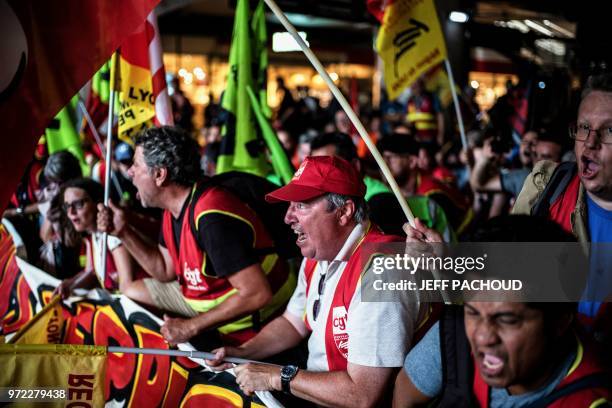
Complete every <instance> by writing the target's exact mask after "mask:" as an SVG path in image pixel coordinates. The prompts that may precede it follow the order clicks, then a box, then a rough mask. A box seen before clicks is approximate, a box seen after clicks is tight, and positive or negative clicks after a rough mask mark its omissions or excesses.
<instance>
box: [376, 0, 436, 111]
mask: <svg viewBox="0 0 612 408" xmlns="http://www.w3.org/2000/svg"><path fill="white" fill-rule="evenodd" d="M376 49H377V51H378V53H379V55H380V57H381V58H382V60H383V62H384V73H385V83H386V85H387V92H388V94H389V98H391V99H395V98H397V97H398V96H399V95H400V93H401V92H402V91H403V90H404V89H405V88H406V87H407V86H409V85H410V84H412V82H414V80H415V79H417V78H418V77H419V76H420V75H422V74H423V73H425V72H426V71H427V70H429V69H430V68H432V67H433V66H435V65H436V64H439V63H440V62H442V61H443V60H444V59H445V58H446V45H445V44H444V34H443V32H442V29H441V27H440V22H439V21H438V15H437V13H436V8H435V5H434V2H433V0H395V1H389V2H388V4H387V6H386V8H385V14H384V18H383V24H382V26H381V28H380V31H379V33H378V38H377V40H376Z"/></svg>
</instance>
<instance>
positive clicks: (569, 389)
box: [525, 373, 611, 408]
mask: <svg viewBox="0 0 612 408" xmlns="http://www.w3.org/2000/svg"><path fill="white" fill-rule="evenodd" d="M610 386H611V383H610V377H609V375H607V374H606V373H594V374H590V375H587V376H584V377H582V378H580V379H578V380H576V381H573V382H571V383H569V384H567V385H565V386H563V387H561V388H559V389H557V390H554V391H553V392H552V393H551V394H549V395H547V396H546V397H544V398H541V399H539V400H537V401H534V402H532V403H531V404H529V405H527V406H525V408H544V407H548V406H550V404H552V403H553V402H555V401H556V400H558V399H560V398H563V397H565V396H567V395H571V394H574V393H576V392H578V391H582V390H586V389H589V388H609V387H610Z"/></svg>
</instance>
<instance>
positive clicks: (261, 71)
mask: <svg viewBox="0 0 612 408" xmlns="http://www.w3.org/2000/svg"><path fill="white" fill-rule="evenodd" d="M264 10H265V4H264V2H263V0H262V1H260V2H259V4H258V5H257V7H256V8H255V11H254V12H253V18H252V19H251V30H253V46H254V48H255V54H254V56H255V58H257V59H258V61H257V62H258V64H257V76H256V78H255V89H258V90H259V107H260V108H261V112H262V113H263V114H264V115H265V116H266V117H267V118H268V119H270V118H272V109H270V107H269V106H268V90H267V88H268V47H267V42H268V30H267V29H266V15H265V13H264Z"/></svg>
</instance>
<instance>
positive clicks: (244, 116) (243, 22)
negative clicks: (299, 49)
mask: <svg viewBox="0 0 612 408" xmlns="http://www.w3.org/2000/svg"><path fill="white" fill-rule="evenodd" d="M249 14H250V11H249V1H248V0H238V4H237V5H236V16H235V18H234V31H233V34H232V45H231V48H230V56H229V66H230V70H229V73H228V77H227V86H226V88H225V92H224V94H223V100H222V102H221V106H222V108H223V109H224V110H225V111H226V113H227V115H228V118H227V121H226V123H225V125H224V126H223V130H222V133H223V139H222V140H221V151H220V155H219V160H218V162H217V173H225V172H228V171H232V170H238V171H244V172H248V173H252V174H256V175H259V176H265V175H266V174H267V173H268V172H269V170H270V167H269V165H268V163H267V162H266V160H265V156H264V154H263V153H264V152H263V142H262V141H261V139H260V138H258V134H257V126H256V124H255V120H254V117H253V115H252V112H251V106H250V105H251V104H250V102H249V97H248V95H247V86H251V87H254V85H255V81H254V79H253V64H252V63H253V60H254V58H260V56H261V53H260V54H259V55H258V56H257V57H256V56H255V52H256V49H257V47H255V46H254V44H253V43H252V41H251V39H252V38H255V36H254V35H252V34H253V33H252V30H251V24H249ZM264 23H265V22H264ZM255 66H256V67H260V64H255ZM257 85H258V86H259V84H257Z"/></svg>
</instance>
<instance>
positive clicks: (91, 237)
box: [55, 178, 136, 298]
mask: <svg viewBox="0 0 612 408" xmlns="http://www.w3.org/2000/svg"><path fill="white" fill-rule="evenodd" d="M103 197H104V191H103V188H102V186H101V185H100V184H99V183H98V182H96V181H93V180H91V179H86V178H79V179H74V180H70V181H68V182H66V183H65V184H64V185H63V186H62V189H61V191H60V200H61V204H62V208H63V210H64V212H65V214H66V216H67V218H68V219H69V220H70V222H71V223H72V225H73V226H74V229H75V230H76V231H78V232H79V233H81V235H82V236H83V239H84V241H85V245H86V248H87V263H86V266H85V269H84V270H83V271H81V272H80V273H78V274H77V275H75V276H74V277H72V278H69V279H65V280H64V281H62V283H61V284H60V285H59V286H58V288H57V289H56V291H55V292H56V293H59V294H61V295H62V297H64V298H65V297H67V296H69V295H70V293H71V291H72V289H74V288H75V287H81V288H90V287H93V286H95V284H96V282H98V284H99V285H100V286H102V287H103V288H105V289H107V290H109V291H112V292H113V291H117V290H119V291H122V289H124V290H125V288H126V286H127V285H129V284H130V283H131V282H132V280H133V278H132V277H133V274H134V272H135V269H136V268H135V266H136V264H135V262H134V261H133V259H132V257H131V256H130V254H129V252H128V251H127V250H126V249H125V248H124V247H123V246H122V245H121V240H120V239H119V238H117V237H114V236H112V235H109V236H108V238H107V239H108V241H107V242H108V245H107V248H108V251H107V253H106V273H104V272H103V271H102V253H101V252H102V233H101V232H98V231H97V227H96V216H97V213H98V210H97V208H96V206H97V204H98V203H101V202H102V201H103Z"/></svg>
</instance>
